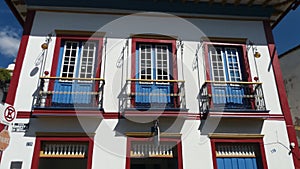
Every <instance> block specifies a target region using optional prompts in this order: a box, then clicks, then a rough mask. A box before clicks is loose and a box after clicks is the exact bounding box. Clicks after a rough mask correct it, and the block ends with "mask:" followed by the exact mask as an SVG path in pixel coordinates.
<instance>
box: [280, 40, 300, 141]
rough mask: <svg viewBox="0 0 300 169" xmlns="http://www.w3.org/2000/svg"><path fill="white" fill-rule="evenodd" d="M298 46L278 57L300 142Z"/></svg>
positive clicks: (299, 57)
mask: <svg viewBox="0 0 300 169" xmlns="http://www.w3.org/2000/svg"><path fill="white" fill-rule="evenodd" d="M299 65H300V45H298V46H297V47H295V48H293V49H291V50H289V51H287V52H286V53H284V54H282V55H280V66H281V70H282V75H283V78H284V84H285V89H286V92H287V95H288V100H289V106H290V109H291V113H292V117H293V122H294V125H295V129H296V132H297V138H298V142H299V141H300V85H299V84H300V74H299V72H300V66H299Z"/></svg>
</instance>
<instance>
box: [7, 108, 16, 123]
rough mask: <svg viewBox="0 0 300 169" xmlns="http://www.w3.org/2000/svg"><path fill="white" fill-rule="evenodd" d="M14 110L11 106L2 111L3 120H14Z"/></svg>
mask: <svg viewBox="0 0 300 169" xmlns="http://www.w3.org/2000/svg"><path fill="white" fill-rule="evenodd" d="M16 114H17V113H16V110H15V108H14V107H13V106H8V107H7V108H6V109H5V111H4V118H5V120H6V121H7V122H12V121H13V120H14V119H15V118H16Z"/></svg>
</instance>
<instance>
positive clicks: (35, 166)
mask: <svg viewBox="0 0 300 169" xmlns="http://www.w3.org/2000/svg"><path fill="white" fill-rule="evenodd" d="M45 141H47V142H51V141H53V142H57V141H62V142H63V141H68V142H88V154H87V158H88V160H87V167H86V169H91V168H92V159H93V148H94V139H93V138H91V137H88V136H87V137H37V138H36V140H35V147H34V152H33V156H32V164H31V169H38V167H39V159H40V157H39V156H40V151H41V145H42V142H45Z"/></svg>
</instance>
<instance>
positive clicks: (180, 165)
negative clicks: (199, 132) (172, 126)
mask: <svg viewBox="0 0 300 169" xmlns="http://www.w3.org/2000/svg"><path fill="white" fill-rule="evenodd" d="M134 141H138V142H152V141H153V137H127V144H126V165H125V169H130V159H131V158H130V151H131V142H134ZM160 141H161V142H176V145H177V155H178V157H177V162H178V169H183V160H182V144H181V138H166V137H162V138H160Z"/></svg>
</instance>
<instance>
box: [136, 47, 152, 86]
mask: <svg viewBox="0 0 300 169" xmlns="http://www.w3.org/2000/svg"><path fill="white" fill-rule="evenodd" d="M142 46H150V70H151V79H142V48H141V47H142ZM152 48H153V47H152V45H151V44H147V43H142V44H139V72H140V73H139V79H142V80H152V79H153V56H152ZM144 60H145V59H144ZM144 69H145V72H147V69H148V67H147V63H145V67H144ZM144 75H145V77H147V76H146V75H147V74H144ZM140 83H143V84H152V83H153V82H143V81H142V82H140Z"/></svg>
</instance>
